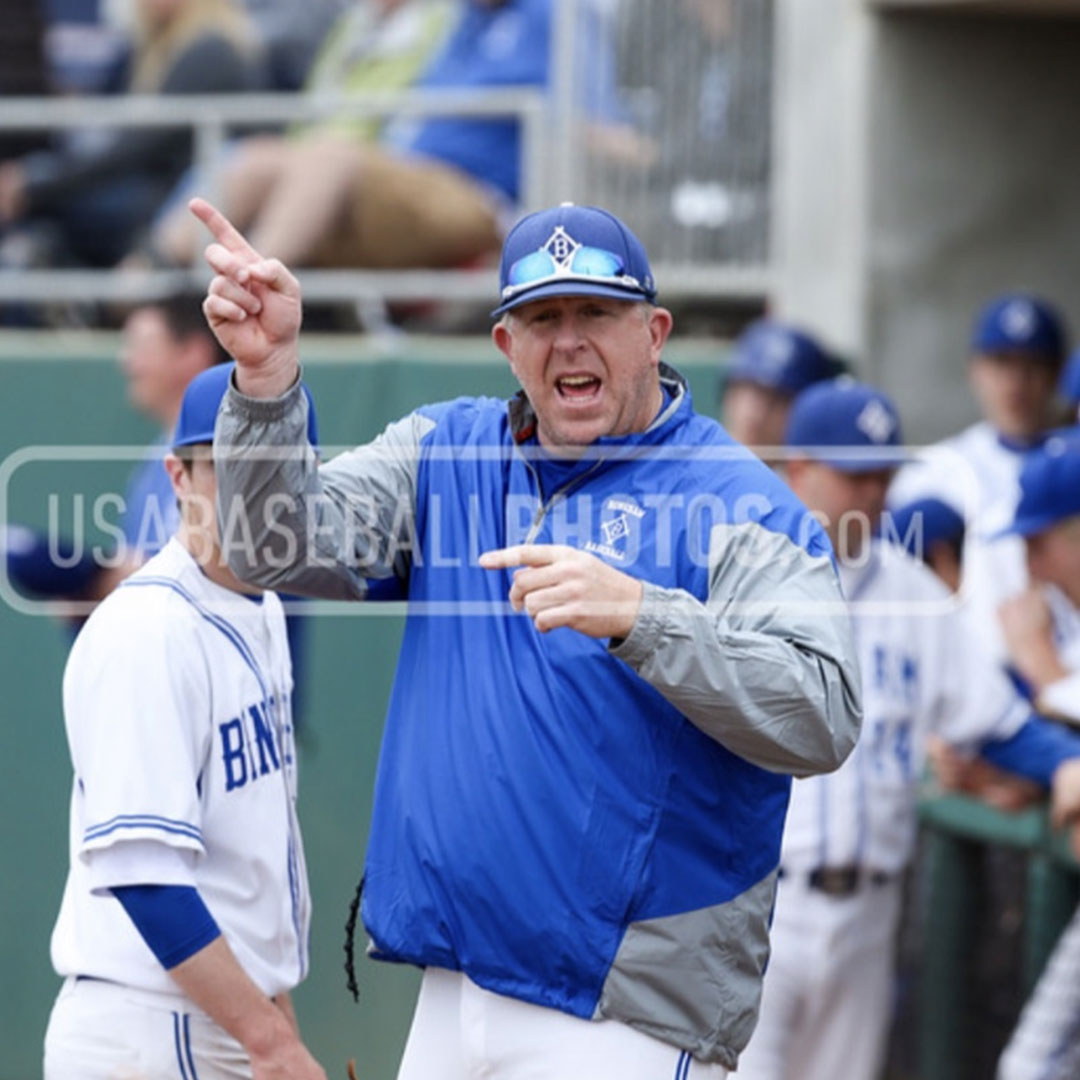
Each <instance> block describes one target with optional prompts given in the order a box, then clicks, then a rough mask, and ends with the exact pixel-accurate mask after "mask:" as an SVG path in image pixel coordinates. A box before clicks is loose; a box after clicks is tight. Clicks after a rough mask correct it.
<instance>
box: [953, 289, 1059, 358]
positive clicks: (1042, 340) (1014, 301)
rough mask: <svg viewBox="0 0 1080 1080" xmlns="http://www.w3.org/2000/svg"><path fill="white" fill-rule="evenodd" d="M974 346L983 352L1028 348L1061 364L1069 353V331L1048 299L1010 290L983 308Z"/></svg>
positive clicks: (977, 321)
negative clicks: (1067, 346)
mask: <svg viewBox="0 0 1080 1080" xmlns="http://www.w3.org/2000/svg"><path fill="white" fill-rule="evenodd" d="M971 347H972V349H974V350H975V352H980V353H998V352H1012V351H1019V352H1026V353H1031V354H1032V355H1033V356H1040V357H1042V358H1043V359H1045V360H1047V361H1049V362H1051V363H1054V364H1060V363H1061V361H1062V359H1063V357H1064V355H1065V332H1064V329H1063V327H1062V322H1061V317H1060V316H1059V315H1058V313H1057V312H1056V311H1055V310H1054V309H1053V308H1052V307H1051V306H1050V305H1049V304H1048V303H1047V302H1046V301H1045V300H1040V299H1038V298H1037V297H1034V296H1028V295H1026V294H1024V293H1009V294H1007V295H1005V296H999V297H998V298H997V299H996V300H992V301H991V302H990V303H989V304H987V305H986V307H984V308H983V309H982V311H980V312H979V315H978V317H977V318H976V320H975V326H974V329H973V331H972V335H971Z"/></svg>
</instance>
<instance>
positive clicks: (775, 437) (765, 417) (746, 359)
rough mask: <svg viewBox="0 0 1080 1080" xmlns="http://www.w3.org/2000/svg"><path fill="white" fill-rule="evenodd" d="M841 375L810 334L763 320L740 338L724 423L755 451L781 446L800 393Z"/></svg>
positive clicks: (726, 379)
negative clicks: (790, 412) (792, 408)
mask: <svg viewBox="0 0 1080 1080" xmlns="http://www.w3.org/2000/svg"><path fill="white" fill-rule="evenodd" d="M837 374H839V372H838V370H837V363H836V361H835V360H833V359H832V358H831V357H830V356H829V355H828V354H827V353H826V352H825V350H824V349H823V348H822V347H821V345H820V344H819V343H818V342H817V341H816V340H815V339H814V338H813V337H811V336H810V335H809V334H807V333H805V332H804V331H802V330H799V329H797V328H796V327H794V326H790V325H789V324H787V323H783V322H779V321H778V320H776V319H759V320H758V321H757V322H753V323H751V324H750V325H749V326H748V327H747V328H746V329H745V330H744V331H743V332H742V334H740V335H739V338H738V340H737V341H736V342H735V347H734V349H733V350H732V353H731V360H730V366H729V367H728V368H727V370H726V371H725V373H724V376H723V385H722V392H723V394H722V398H721V402H720V405H721V410H720V411H721V420H722V421H723V424H724V427H726V428H727V430H728V434H729V435H731V437H732V438H734V439H738V440H739V442H741V443H742V444H743V445H744V446H749V447H751V449H754V448H760V449H761V450H763V451H764V450H766V449H767V448H768V447H770V446H772V447H776V446H782V445H783V443H784V432H785V429H786V427H787V417H788V412H789V410H790V409H791V403H792V401H794V400H795V397H796V395H797V394H799V393H800V392H801V391H803V390H805V389H806V388H807V387H808V386H811V385H813V384H814V383H816V382H819V381H820V380H822V379H827V378H830V377H831V376H833V375H837Z"/></svg>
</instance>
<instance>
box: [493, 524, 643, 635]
mask: <svg viewBox="0 0 1080 1080" xmlns="http://www.w3.org/2000/svg"><path fill="white" fill-rule="evenodd" d="M480 565H481V566H482V567H484V569H485V570H506V569H509V568H510V567H512V566H518V567H521V569H519V570H516V571H515V572H514V584H513V585H512V586H511V588H510V603H511V605H512V606H513V608H514V610H515V611H524V612H526V613H527V614H528V615H529V616H530V617H531V618H532V621H533V623H534V624H535V626H536V629H537V630H540V631H541V632H545V631H547V630H554V629H556V627H560V626H568V627H570V628H571V629H572V630H577V631H579V632H580V633H582V634H587V635H588V636H589V637H595V638H606V637H611V638H624V637H626V636H627V635H628V634H629V633H630V631H631V630H632V629H633V626H634V620H635V619H636V618H637V613H638V609H639V608H640V607H641V597H642V593H643V592H644V586H643V585H642V584H641V582H640V581H638V579H637V578H633V577H631V576H630V575H629V574H624V573H623V572H622V571H621V570H616V569H615V568H614V567H611V566H608V564H607V563H606V562H604V561H603V560H602V559H598V558H597V557H596V556H595V555H590V554H589V553H588V552H587V551H579V550H578V549H577V548H572V547H566V546H563V545H559V544H518V545H517V546H515V547H508V548H500V549H499V550H497V551H486V552H484V554H483V555H481V556H480Z"/></svg>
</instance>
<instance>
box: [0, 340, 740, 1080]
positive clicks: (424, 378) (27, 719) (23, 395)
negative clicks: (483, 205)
mask: <svg viewBox="0 0 1080 1080" xmlns="http://www.w3.org/2000/svg"><path fill="white" fill-rule="evenodd" d="M117 345H118V343H117V340H116V338H115V337H113V336H111V335H67V336H63V335H62V336H52V335H50V336H46V337H41V336H38V335H19V334H9V335H6V336H2V335H0V508H2V509H3V511H4V514H5V515H6V517H5V521H22V522H26V523H29V524H33V525H36V526H44V525H45V524H46V522H47V520H48V503H47V497H46V496H47V493H48V492H50V491H51V492H54V493H56V495H57V496H58V504H59V506H60V507H61V510H62V511H63V510H64V508H70V507H71V506H72V500H73V499H74V498H75V497H76V496H77V495H78V493H80V492H82V493H84V494H85V495H87V496H90V497H91V498H92V497H93V496H95V495H97V494H99V493H101V492H105V491H119V490H122V488H123V483H124V478H125V476H126V473H127V470H128V469H129V468H130V467H131V464H132V461H131V460H130V459H129V460H112V461H102V460H91V461H82V460H79V459H81V458H86V457H87V456H89V457H92V458H94V457H96V458H100V457H101V455H100V454H94V453H90V454H89V455H88V454H86V453H85V452H79V453H75V452H74V451H67V450H63V449H60V450H54V451H51V453H53V454H54V455H57V457H58V459H57V460H52V461H44V460H42V458H43V456H44V455H45V454H46V453H49V452H50V451H42V450H34V449H31V448H34V447H50V446H51V447H61V448H63V447H77V446H88V447H94V446H120V447H125V446H126V447H130V448H131V449H132V451H133V452H134V453H135V454H137V453H138V450H139V449H140V448H141V447H143V446H145V444H146V443H147V442H148V441H149V440H151V439H152V438H153V437H154V436H155V434H156V432H155V431H154V429H153V426H152V425H151V424H150V423H149V422H148V421H146V420H145V419H144V418H141V417H138V416H137V415H136V414H135V413H134V412H133V411H132V410H131V408H130V407H129V406H128V405H127V403H126V402H125V400H124V389H123V381H122V379H121V376H120V374H119V371H118V370H117V367H116V363H115V356H116V352H117ZM723 352H724V346H723V345H721V344H719V343H715V344H710V343H691V342H684V343H680V342H678V341H676V342H673V343H672V345H671V347H670V348H669V350H668V358H669V359H670V360H671V361H672V362H673V363H675V364H676V365H677V366H679V367H680V368H681V369H682V370H683V371H684V372H685V373H686V375H687V376H688V378H689V379H690V382H691V386H692V388H693V389H694V392H695V397H696V399H697V401H698V403H699V406H700V407H701V409H702V411H706V412H707V411H711V409H712V406H713V402H714V399H715V392H716V378H717V371H718V364H719V360H720V358H721V357H722V355H723ZM305 365H306V373H305V377H306V380H307V382H308V385H309V386H310V387H311V390H312V393H313V395H314V398H315V401H316V404H317V408H318V414H319V424H320V437H321V441H322V443H323V445H324V446H325V447H331V446H343V445H352V444H354V443H357V442H361V441H364V440H366V439H368V438H371V437H372V436H374V435H375V434H377V432H378V431H379V430H380V429H381V428H382V426H383V425H384V424H385V423H386V422H387V421H388V420H391V419H394V418H395V417H397V416H400V415H402V414H403V413H405V412H407V411H408V410H409V409H411V408H412V407H414V406H416V405H418V404H421V403H423V402H427V401H438V400H442V399H445V398H450V397H455V396H457V395H459V394H473V393H487V394H496V395H507V394H509V393H511V392H512V391H513V389H514V383H513V379H512V377H511V375H510V373H509V371H508V369H507V367H506V365H505V362H504V361H503V359H502V357H501V356H500V355H499V354H498V353H497V352H496V351H495V349H494V348H493V347H492V346H491V344H490V343H489V342H487V341H485V340H481V339H469V340H464V341H462V340H454V341H440V340H415V339H409V338H405V339H402V340H401V341H400V342H392V343H390V344H389V345H386V344H383V345H381V346H378V345H376V346H373V345H370V344H365V343H364V342H362V341H361V340H358V339H350V340H342V339H340V338H334V339H331V338H311V339H310V340H307V341H306V342H305ZM63 458H67V460H62V459H63ZM60 520H61V521H62V522H63V521H64V520H66V519H65V517H64V516H63V514H61V517H60ZM400 630H401V620H400V618H399V617H398V616H396V615H390V616H387V615H376V614H371V613H365V611H364V609H363V606H362V605H353V606H347V605H342V606H341V607H340V608H338V609H335V611H334V612H333V613H332V614H325V615H319V616H317V617H314V618H313V619H312V625H311V627H310V638H309V643H308V656H307V670H306V677H307V703H306V708H305V716H306V721H307V729H306V733H305V734H304V737H303V740H302V742H301V747H300V803H301V820H302V824H303V828H304V836H305V843H306V847H307V854H308V866H309V870H310V875H311V883H312V892H313V895H314V917H313V925H312V971H311V975H310V977H309V978H308V980H307V982H306V983H305V984H304V985H303V986H302V987H300V989H299V990H298V992H297V994H296V1004H297V1010H298V1012H299V1016H300V1021H301V1025H302V1028H303V1030H304V1034H305V1037H306V1038H307V1040H308V1042H309V1044H310V1045H311V1047H312V1049H313V1050H314V1052H315V1054H316V1055H317V1056H318V1057H319V1059H320V1060H321V1061H322V1063H323V1065H324V1067H325V1068H326V1070H327V1074H328V1076H330V1077H331V1078H334V1077H337V1078H341V1077H343V1076H344V1068H345V1061H346V1059H347V1058H348V1057H352V1056H355V1057H356V1058H357V1059H358V1063H359V1065H360V1075H361V1076H363V1077H364V1078H365V1080H392V1078H393V1077H394V1075H395V1069H396V1065H397V1061H398V1057H399V1055H400V1052H401V1048H402V1045H403V1043H404V1039H405V1035H406V1032H407V1029H408V1023H409V1018H410V1015H411V1008H412V1001H413V997H414V995H415V992H416V986H417V975H416V972H414V971H412V970H410V969H403V968H397V967H395V966H393V965H388V964H376V963H374V962H371V961H367V960H366V959H364V958H363V955H362V949H363V942H362V941H361V942H360V943H359V949H360V952H361V956H360V958H359V960H358V976H359V983H360V1002H359V1004H358V1005H357V1004H354V1003H353V1001H352V999H351V997H349V996H348V994H347V993H346V991H345V978H344V974H343V971H342V946H343V943H344V929H343V927H344V922H345V916H346V913H347V908H348V902H349V899H350V897H351V895H352V890H353V887H354V885H355V882H356V879H357V877H358V875H359V870H360V866H361V864H362V860H363V853H364V845H365V840H366V836H367V829H368V821H369V809H370V798H371V789H372V781H373V776H374V770H375V758H376V752H377V748H378V743H379V737H380V732H381V725H382V718H383V712H384V708H385V704H386V700H387V696H388V693H389V688H390V680H391V675H392V672H393V667H394V658H395V655H396V649H397V643H398V640H399V636H400ZM0 642H2V643H3V648H0V836H2V845H0V850H2V852H3V861H4V866H3V870H2V872H0V1000H2V1001H3V1002H4V1008H3V1010H2V1013H0V1016H2V1020H0V1035H2V1039H0V1045H3V1047H4V1053H3V1054H2V1055H0V1080H29V1078H31V1077H34V1076H38V1075H40V1060H41V1041H42V1036H43V1034H44V1030H45V1024H46V1021H47V1018H48V1012H49V1008H50V1005H51V1002H52V999H53V997H54V995H55V993H56V990H57V988H58V986H59V980H58V979H57V977H56V976H55V974H54V973H53V971H52V968H51V966H50V964H49V953H48V947H49V934H50V932H51V929H52V924H53V920H54V918H55V915H56V910H57V908H58V905H59V901H60V893H61V889H62V886H63V881H64V873H65V868H66V862H67V811H68V795H69V790H68V789H69V784H70V778H71V774H70V765H69V762H68V758H67V749H66V746H65V741H64V732H63V721H62V717H61V711H60V677H61V673H62V671H63V664H64V658H65V655H66V650H67V647H68V645H69V643H70V634H69V631H68V630H67V628H66V627H65V626H64V625H63V624H62V623H61V622H60V621H59V620H58V619H57V618H55V617H51V616H43V615H35V614H26V613H21V612H16V611H13V610H12V609H11V607H10V606H9V605H7V604H6V603H0Z"/></svg>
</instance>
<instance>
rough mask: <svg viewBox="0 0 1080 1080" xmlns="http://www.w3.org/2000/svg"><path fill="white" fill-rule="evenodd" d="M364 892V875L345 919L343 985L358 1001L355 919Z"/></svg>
mask: <svg viewBox="0 0 1080 1080" xmlns="http://www.w3.org/2000/svg"><path fill="white" fill-rule="evenodd" d="M363 892H364V875H363V874H361V875H360V881H359V883H358V884H357V886H356V891H355V892H354V893H353V898H352V900H351V901H350V903H349V917H348V918H347V919H346V920H345V976H346V978H345V987H346V989H347V990H348V991H349V993H350V994H352V996H353V1001H356V1002H359V1001H360V988H359V987H358V986H357V985H356V952H355V949H356V919H357V916H358V915H359V914H360V897H361V896H362V895H363Z"/></svg>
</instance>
